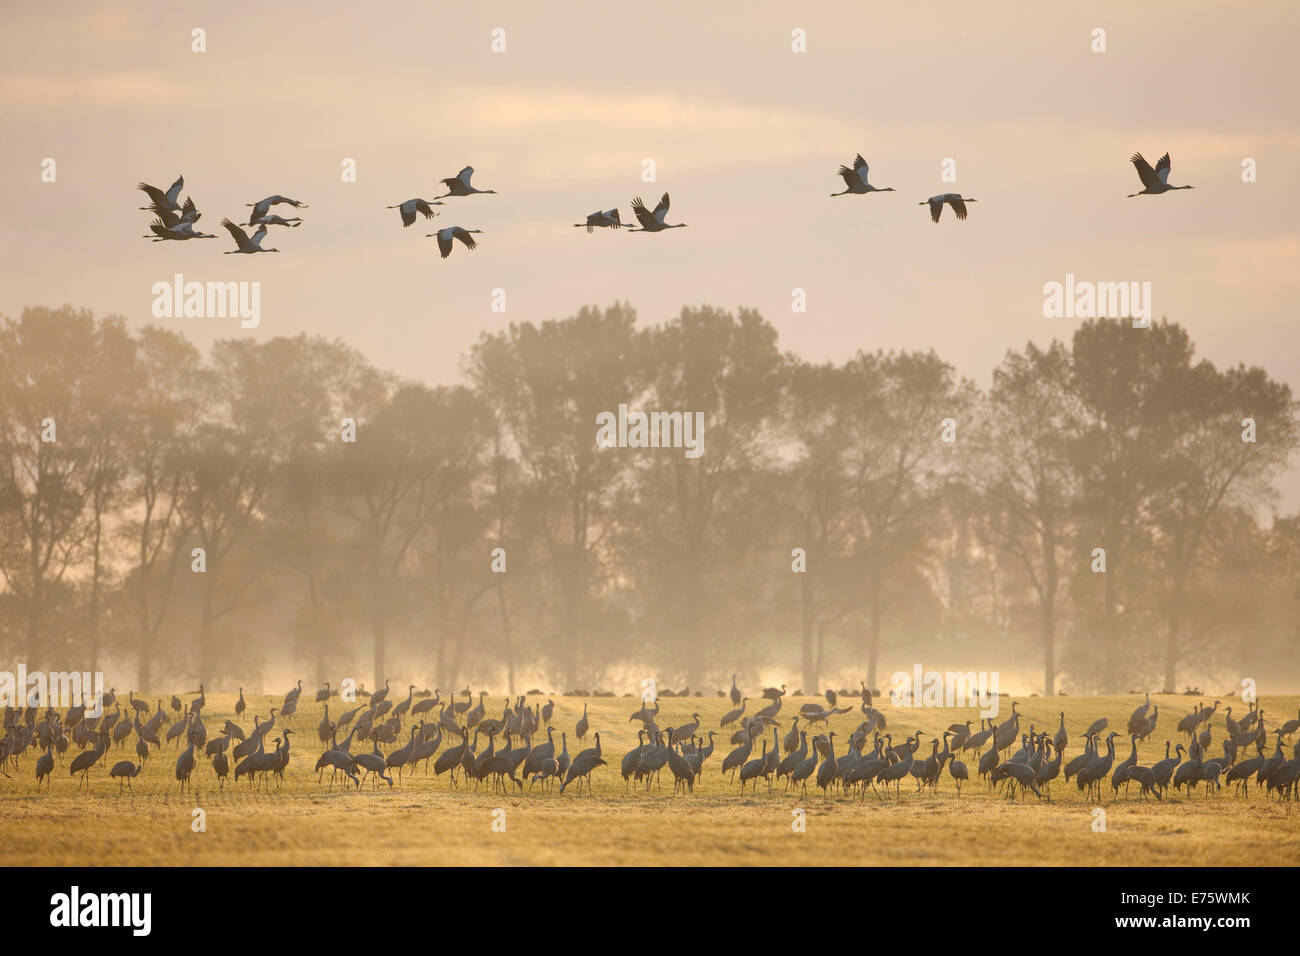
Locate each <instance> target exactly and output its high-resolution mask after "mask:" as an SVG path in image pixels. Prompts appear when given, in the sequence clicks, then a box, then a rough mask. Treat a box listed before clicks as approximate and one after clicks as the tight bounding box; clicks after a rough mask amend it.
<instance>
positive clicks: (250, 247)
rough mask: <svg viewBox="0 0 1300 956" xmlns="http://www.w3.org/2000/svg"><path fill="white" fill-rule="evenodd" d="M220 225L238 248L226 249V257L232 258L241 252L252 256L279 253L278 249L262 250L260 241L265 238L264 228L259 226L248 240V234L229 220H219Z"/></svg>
mask: <svg viewBox="0 0 1300 956" xmlns="http://www.w3.org/2000/svg"><path fill="white" fill-rule="evenodd" d="M221 224H222V225H223V226H225V227H226V230H227V231H228V232H229V233H230V234H231V235H232V236H233V237H234V239H235V245H237V246H238V247H239V248H238V249H227V250H226V253H225V254H226V255H228V256H233V255H236V254H238V253H241V252H242V253H246V254H248V255H252V254H253V253H254V252H279V251H280V250H279V249H263V248H262V240H263V239H265V238H266V226H259V227H258V229H257V232H255V233H253V238H251V239H250V238H248V233H246V232H244V230H242V229H240V228H239V227H238V226H237V225H235V224H234V223H233V222H231V221H230V220H229V219H223V220H221Z"/></svg>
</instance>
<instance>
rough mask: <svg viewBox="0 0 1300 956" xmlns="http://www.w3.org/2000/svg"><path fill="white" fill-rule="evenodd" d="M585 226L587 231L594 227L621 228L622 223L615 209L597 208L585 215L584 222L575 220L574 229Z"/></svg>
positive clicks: (592, 229)
mask: <svg viewBox="0 0 1300 956" xmlns="http://www.w3.org/2000/svg"><path fill="white" fill-rule="evenodd" d="M583 226H586V227H587V232H592V231H594V230H595V229H596V228H598V227H599V228H602V229H622V228H623V223H622V222H620V221H619V218H618V210H617V209H597V210H596V211H595V212H593V213H592V214H591V215H590V216H588V217H587V221H586V222H575V223H574V224H573V228H574V229H581V228H582V227H583Z"/></svg>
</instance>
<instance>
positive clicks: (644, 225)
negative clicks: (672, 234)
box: [628, 193, 686, 232]
mask: <svg viewBox="0 0 1300 956" xmlns="http://www.w3.org/2000/svg"><path fill="white" fill-rule="evenodd" d="M668 203H669V199H668V194H667V193H664V195H663V198H662V199H660V200H659V205H657V206H655V208H654V212H651V211H650V210H648V209H646V207H645V203H644V202H642V201H641V197H640V196H637V197H636V199H633V200H632V212H633V213H634V214H635V215H636V220H637V222H639V223H641V228H640V229H635V228H634V229H629V230H628V231H629V232H663V231H664V230H665V229H684V228H685V227H686V223H684V222H674V223H667V222H665V221H664V220H665V219H666V218H667V217H668Z"/></svg>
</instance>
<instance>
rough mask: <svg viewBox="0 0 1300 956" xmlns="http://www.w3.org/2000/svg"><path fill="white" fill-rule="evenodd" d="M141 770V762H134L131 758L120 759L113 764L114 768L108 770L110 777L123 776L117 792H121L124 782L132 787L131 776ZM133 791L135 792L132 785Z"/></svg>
mask: <svg viewBox="0 0 1300 956" xmlns="http://www.w3.org/2000/svg"><path fill="white" fill-rule="evenodd" d="M139 772H140V764H138V763H132V762H131V761H129V760H119V761H118V762H117V763H115V764H113V769H112V770H110V771H109V772H108V776H109V777H110V778H112V777H120V778H121V782H119V783H118V785H117V792H118V793H121V792H122V786H123V784H125V785H126V786H128V787H131V778H132V777H134V776H135V775H136V774H138V773H139ZM131 792H132V793H135V788H134V787H131Z"/></svg>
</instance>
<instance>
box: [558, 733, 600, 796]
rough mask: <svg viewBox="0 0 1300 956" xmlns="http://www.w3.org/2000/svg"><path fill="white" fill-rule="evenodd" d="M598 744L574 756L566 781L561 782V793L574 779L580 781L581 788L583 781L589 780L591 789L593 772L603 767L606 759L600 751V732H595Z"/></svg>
mask: <svg viewBox="0 0 1300 956" xmlns="http://www.w3.org/2000/svg"><path fill="white" fill-rule="evenodd" d="M595 738H596V746H595V747H592V748H591V749H590V750H584V751H582V753H580V754H578V756H576V757H574V758H573V763H572V764H570V765H569V772H568V773H567V774H565V777H564V782H563V783H562V784H560V793H564V791H565V789H566V788H567V787H568V786H569V784H571V783H573V781H574V780H577V781H578V788H579V790H581V789H582V781H583V780H586V781H587V791H588V792H590V791H591V772H592V771H593V770H595V769H596V768H597V767H603V766H604V765H605V761H604V760H603V759H602V758H601V753H600V733H599V731H598V732H597V733H596V734H595Z"/></svg>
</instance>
